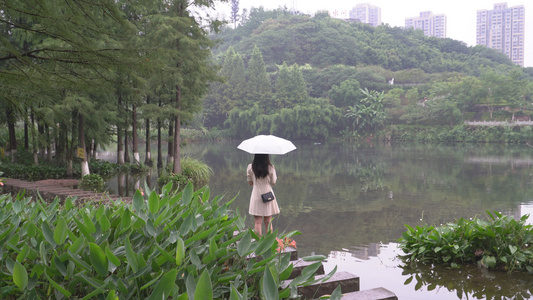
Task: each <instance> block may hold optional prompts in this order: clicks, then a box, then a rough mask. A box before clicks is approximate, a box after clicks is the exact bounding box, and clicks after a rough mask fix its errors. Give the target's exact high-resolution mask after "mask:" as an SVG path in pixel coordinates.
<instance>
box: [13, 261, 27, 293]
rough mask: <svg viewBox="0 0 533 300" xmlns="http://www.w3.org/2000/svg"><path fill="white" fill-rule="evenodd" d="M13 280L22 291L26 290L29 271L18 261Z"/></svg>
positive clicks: (14, 267) (14, 268)
mask: <svg viewBox="0 0 533 300" xmlns="http://www.w3.org/2000/svg"><path fill="white" fill-rule="evenodd" d="M13 282H14V283H15V285H16V286H17V287H18V288H19V289H20V290H21V291H24V289H25V288H26V286H27V285H28V272H26V268H24V266H23V265H22V264H21V263H20V262H18V261H16V262H15V265H14V266H13Z"/></svg>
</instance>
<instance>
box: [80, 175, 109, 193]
mask: <svg viewBox="0 0 533 300" xmlns="http://www.w3.org/2000/svg"><path fill="white" fill-rule="evenodd" d="M80 188H81V189H83V190H86V191H94V192H101V191H103V190H104V179H103V178H102V177H101V176H100V175H98V174H89V175H85V176H83V178H82V179H81V181H80Z"/></svg>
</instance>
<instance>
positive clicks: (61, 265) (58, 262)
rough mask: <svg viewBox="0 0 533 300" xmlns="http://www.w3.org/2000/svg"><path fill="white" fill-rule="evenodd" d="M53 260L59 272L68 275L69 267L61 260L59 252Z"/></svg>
mask: <svg viewBox="0 0 533 300" xmlns="http://www.w3.org/2000/svg"><path fill="white" fill-rule="evenodd" d="M54 252H55V251H54ZM53 261H54V264H55V266H56V268H57V270H58V271H59V273H61V275H63V276H67V267H65V264H64V263H63V262H62V261H61V259H59V257H58V256H57V253H55V255H54V258H53Z"/></svg>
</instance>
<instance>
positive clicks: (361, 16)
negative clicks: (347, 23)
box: [349, 3, 381, 26]
mask: <svg viewBox="0 0 533 300" xmlns="http://www.w3.org/2000/svg"><path fill="white" fill-rule="evenodd" d="M349 18H350V20H358V21H359V22H361V23H365V24H370V25H372V26H378V25H381V8H379V7H377V6H374V5H371V4H368V3H362V4H357V5H356V6H355V7H354V8H353V9H352V10H350V17H349Z"/></svg>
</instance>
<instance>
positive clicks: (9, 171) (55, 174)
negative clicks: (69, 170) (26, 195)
mask: <svg viewBox="0 0 533 300" xmlns="http://www.w3.org/2000/svg"><path fill="white" fill-rule="evenodd" d="M0 165H1V167H2V171H3V172H4V175H5V176H6V177H9V178H19V179H27V180H41V179H56V178H65V176H66V173H65V169H64V168H60V167H54V166H50V165H44V164H43V165H39V166H36V165H23V164H11V163H5V162H0Z"/></svg>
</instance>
